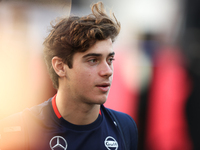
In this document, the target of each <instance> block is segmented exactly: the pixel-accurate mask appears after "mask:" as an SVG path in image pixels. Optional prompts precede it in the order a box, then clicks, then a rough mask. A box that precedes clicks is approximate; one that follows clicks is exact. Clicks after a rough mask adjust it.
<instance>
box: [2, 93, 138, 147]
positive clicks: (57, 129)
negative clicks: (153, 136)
mask: <svg viewBox="0 0 200 150" xmlns="http://www.w3.org/2000/svg"><path fill="white" fill-rule="evenodd" d="M108 110H109V109H107V108H105V107H104V106H103V105H102V106H101V109H100V112H99V116H98V118H97V119H96V120H95V121H94V122H93V123H91V124H89V125H74V124H71V123H70V122H68V121H66V120H65V119H64V118H62V116H61V115H60V113H59V111H58V109H57V107H56V102H55V96H54V97H53V98H50V99H49V100H48V101H46V102H44V103H42V104H40V105H37V106H34V107H32V108H30V109H25V110H24V111H22V112H20V113H16V114H14V115H12V116H10V117H7V118H5V119H3V120H1V121H0V150H125V149H126V147H127V145H126V142H125V140H124V139H123V136H121V133H120V129H119V128H118V123H117V122H116V121H115V120H114V119H113V117H112V115H111V114H110V113H109V112H110V111H111V110H109V111H108ZM123 115H124V116H126V117H128V118H129V119H128V120H129V121H128V120H127V122H130V121H131V124H132V126H130V127H129V128H133V131H134V135H131V136H132V137H133V138H132V139H133V141H132V140H131V139H130V142H133V143H134V145H133V147H134V149H135V150H136V148H137V127H136V124H135V122H134V121H133V119H132V118H131V117H129V116H128V115H126V114H123ZM126 141H127V140H126ZM133 147H132V148H131V149H133Z"/></svg>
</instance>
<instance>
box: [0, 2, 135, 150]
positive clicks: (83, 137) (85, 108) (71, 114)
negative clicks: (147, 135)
mask: <svg viewBox="0 0 200 150" xmlns="http://www.w3.org/2000/svg"><path fill="white" fill-rule="evenodd" d="M52 27H53V28H52V31H51V33H50V34H49V36H48V37H47V38H46V39H45V42H44V46H45V49H44V56H45V60H46V64H47V67H48V69H49V73H50V76H51V78H52V81H53V85H54V87H55V88H56V89H57V94H56V95H55V96H54V97H53V98H50V99H49V100H48V101H46V102H44V103H43V104H41V105H38V106H35V107H33V108H31V109H26V110H24V111H23V112H20V113H18V114H14V115H12V116H10V117H7V118H5V119H3V120H2V121H1V122H0V126H1V129H0V134H1V136H0V149H1V150H4V149H6V150H7V149H11V150H13V149H14V150H17V149H20V150H90V149H91V150H136V148H137V127H136V124H135V122H134V121H133V119H132V118H131V117H130V116H128V115H126V114H124V113H120V112H116V111H113V110H110V109H108V108H105V107H104V106H103V104H104V103H105V101H106V99H107V96H108V92H109V89H110V86H111V82H112V74H113V64H112V62H113V60H114V55H115V52H114V51H113V48H112V44H113V42H114V40H115V38H116V36H117V35H118V34H119V31H120V24H119V22H118V21H117V20H116V18H115V17H113V18H111V17H108V16H107V15H106V12H105V10H104V7H103V4H102V3H101V2H99V3H97V4H94V5H93V6H92V14H90V15H88V16H85V17H77V16H75V17H74V16H72V17H69V18H64V19H61V20H60V21H59V22H58V23H57V24H56V25H55V26H52Z"/></svg>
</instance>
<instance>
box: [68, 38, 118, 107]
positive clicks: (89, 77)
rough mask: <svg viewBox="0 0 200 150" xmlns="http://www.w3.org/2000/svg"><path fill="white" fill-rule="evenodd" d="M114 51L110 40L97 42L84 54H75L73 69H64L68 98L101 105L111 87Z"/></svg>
mask: <svg viewBox="0 0 200 150" xmlns="http://www.w3.org/2000/svg"><path fill="white" fill-rule="evenodd" d="M113 59H114V51H113V48H112V41H111V39H107V40H103V41H97V42H96V44H95V45H94V46H92V47H91V48H90V49H88V50H87V51H86V52H84V53H76V54H75V55H74V57H73V67H72V68H71V69H69V68H68V66H67V65H66V66H65V67H67V69H66V80H65V87H66V88H65V90H66V92H67V93H68V94H67V95H68V98H69V97H70V98H71V99H72V100H75V101H77V102H82V103H88V104H103V103H104V102H105V101H106V99H107V95H108V92H109V89H110V86H111V82H112V74H113V64H112V61H113Z"/></svg>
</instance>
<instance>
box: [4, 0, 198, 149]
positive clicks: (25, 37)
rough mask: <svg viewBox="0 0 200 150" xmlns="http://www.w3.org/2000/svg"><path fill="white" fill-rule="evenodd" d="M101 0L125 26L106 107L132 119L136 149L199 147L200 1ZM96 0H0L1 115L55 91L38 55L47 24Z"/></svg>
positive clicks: (116, 46) (84, 9)
mask: <svg viewBox="0 0 200 150" xmlns="http://www.w3.org/2000/svg"><path fill="white" fill-rule="evenodd" d="M102 1H103V2H104V5H105V6H106V9H107V10H108V13H109V9H112V11H113V12H114V13H115V16H116V17H117V19H118V20H119V21H120V22H121V26H122V29H121V33H120V35H119V37H118V38H117V41H116V42H115V43H114V49H115V51H116V59H115V62H114V80H113V84H112V87H111V90H110V94H109V97H108V100H107V102H106V104H105V105H106V106H107V107H109V108H112V109H116V110H119V111H122V112H125V113H127V114H129V115H130V116H131V117H132V118H133V119H134V120H135V121H136V123H137V126H138V132H139V143H138V150H193V149H194V150H199V149H200V142H199V140H200V128H199V127H200V119H199V114H200V92H199V90H200V50H199V49H200V1H198V0H148V1H147V0H123V1H116V0H102ZM94 2H97V1H96V0H72V2H71V3H70V1H69V0H1V1H0V119H2V118H4V117H6V116H8V115H11V114H13V113H16V112H19V111H22V110H23V109H25V108H29V107H32V106H34V105H37V104H40V103H42V102H44V101H46V100H48V99H49V98H50V97H52V96H53V95H54V94H55V93H56V90H55V89H54V88H53V86H52V83H51V80H50V78H49V75H48V73H47V70H46V66H45V64H44V61H43V56H42V51H43V45H42V43H43V41H44V39H45V37H46V36H47V35H48V33H49V30H50V27H51V26H50V22H51V21H53V20H55V19H56V18H57V17H66V16H69V14H71V15H81V16H82V15H86V14H88V13H91V10H90V5H91V4H92V3H94Z"/></svg>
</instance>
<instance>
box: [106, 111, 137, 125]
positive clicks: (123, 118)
mask: <svg viewBox="0 0 200 150" xmlns="http://www.w3.org/2000/svg"><path fill="white" fill-rule="evenodd" d="M104 109H105V110H106V111H107V112H108V114H109V115H110V116H111V117H112V118H113V119H114V120H115V119H117V120H118V121H119V122H120V123H126V126H131V127H134V128H137V125H136V123H135V121H134V119H133V118H132V117H131V116H129V115H128V114H126V113H123V112H120V111H116V110H113V109H109V108H106V107H104Z"/></svg>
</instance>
